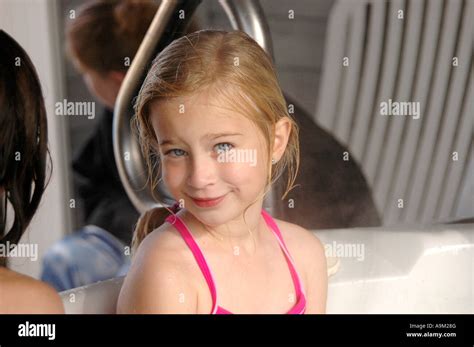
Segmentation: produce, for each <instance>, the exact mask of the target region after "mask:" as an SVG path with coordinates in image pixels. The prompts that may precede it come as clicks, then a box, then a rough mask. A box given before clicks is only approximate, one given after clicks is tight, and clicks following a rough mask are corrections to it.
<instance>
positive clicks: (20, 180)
mask: <svg viewBox="0 0 474 347" xmlns="http://www.w3.org/2000/svg"><path fill="white" fill-rule="evenodd" d="M47 141H48V134H47V119H46V110H45V106H44V100H43V93H42V91H41V85H40V82H39V79H38V75H37V73H36V70H35V67H34V65H33V63H32V62H31V60H30V58H29V57H28V55H27V53H26V52H25V51H24V50H23V48H22V47H21V46H20V45H19V44H18V43H17V42H16V41H15V40H14V39H13V38H11V37H10V36H9V35H7V34H6V33H5V32H4V31H3V30H0V187H2V189H3V190H4V192H3V194H2V195H1V197H2V200H3V201H2V205H4V208H5V211H3V216H2V220H1V221H0V243H2V244H5V243H6V242H7V241H9V243H11V244H16V243H18V241H19V240H20V238H21V236H22V235H23V232H24V231H25V229H26V228H27V226H28V225H29V223H30V221H31V219H32V217H33V215H34V214H35V212H36V209H37V208H38V205H39V203H40V200H41V197H42V196H43V192H44V190H45V187H46V185H47V175H46V170H47V165H48V162H49V163H50V162H51V161H50V160H48V159H49V158H50V157H49V152H48V146H47ZM49 168H50V169H51V165H50V166H49ZM8 203H9V204H10V205H11V207H12V208H13V211H14V213H15V217H14V220H13V224H12V226H11V228H10V230H8V231H7V230H6V228H7V225H6V215H7V213H6V209H7V208H8V206H9V204H8ZM0 262H1V261H0Z"/></svg>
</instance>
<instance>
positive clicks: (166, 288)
mask: <svg viewBox="0 0 474 347" xmlns="http://www.w3.org/2000/svg"><path fill="white" fill-rule="evenodd" d="M156 239H157V238H156V237H155V236H154V235H149V236H148V237H147V238H145V240H144V241H143V242H142V244H141V245H140V247H139V248H138V251H137V254H136V255H135V257H134V259H133V262H132V266H131V268H130V271H129V273H128V274H127V276H126V278H125V281H124V284H123V286H122V289H121V291H120V295H119V300H118V305H117V313H164V314H166V313H169V314H174V313H197V291H196V290H194V289H193V286H192V284H191V283H190V282H189V281H190V280H189V278H188V277H187V276H186V273H185V271H184V270H183V268H184V267H183V266H182V264H180V262H179V260H180V259H179V258H178V257H177V256H176V253H175V252H174V251H173V249H167V248H166V247H165V245H160V244H159V243H160V242H157V240H156Z"/></svg>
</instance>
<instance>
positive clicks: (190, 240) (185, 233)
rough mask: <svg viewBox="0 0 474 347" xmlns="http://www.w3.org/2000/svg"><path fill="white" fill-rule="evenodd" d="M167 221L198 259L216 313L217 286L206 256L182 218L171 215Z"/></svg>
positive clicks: (213, 311) (213, 310)
mask: <svg viewBox="0 0 474 347" xmlns="http://www.w3.org/2000/svg"><path fill="white" fill-rule="evenodd" d="M166 221H167V222H168V223H170V224H172V225H173V226H174V227H175V228H176V230H177V231H178V232H179V233H180V234H181V236H182V237H183V239H184V241H185V242H186V244H187V245H188V247H189V248H190V249H191V252H192V253H193V255H194V258H195V259H196V261H197V263H198V265H199V268H200V269H201V271H202V273H203V275H204V278H205V279H206V282H207V285H208V286H209V290H210V291H211V297H212V313H215V311H216V308H217V300H216V298H217V294H216V286H215V284H214V279H213V278H212V274H211V271H210V270H209V266H208V265H207V262H206V259H205V258H204V255H203V254H202V252H201V249H200V248H199V245H198V244H197V243H196V241H195V240H194V237H193V235H192V234H191V232H190V231H189V229H188V227H187V226H186V224H184V222H183V221H182V220H181V218H179V217H178V216H177V215H176V214H174V215H169V216H168V217H166Z"/></svg>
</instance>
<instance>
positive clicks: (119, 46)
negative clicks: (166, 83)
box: [67, 0, 197, 74]
mask: <svg viewBox="0 0 474 347" xmlns="http://www.w3.org/2000/svg"><path fill="white" fill-rule="evenodd" d="M159 4H160V2H159V1H151V0H93V1H90V2H87V3H85V4H84V5H82V6H81V7H79V8H78V9H77V12H76V13H75V14H74V16H69V17H68V18H69V19H68V23H67V51H68V54H69V56H70V57H71V58H72V59H73V60H74V61H75V62H76V63H77V64H78V65H79V66H82V67H86V68H88V69H92V70H94V71H97V72H99V73H102V74H104V73H107V72H109V71H119V72H120V71H121V72H125V71H127V69H128V67H129V66H130V63H131V61H132V60H133V57H134V56H135V54H136V53H137V51H138V47H140V44H141V42H142V41H143V38H144V37H145V34H146V32H147V30H148V27H149V26H150V24H151V22H152V20H153V18H154V16H155V14H156V11H157V10H158V6H159ZM71 17H72V18H71ZM188 30H189V31H194V30H197V26H196V22H195V21H191V23H190V24H189V26H188ZM189 31H188V32H189Z"/></svg>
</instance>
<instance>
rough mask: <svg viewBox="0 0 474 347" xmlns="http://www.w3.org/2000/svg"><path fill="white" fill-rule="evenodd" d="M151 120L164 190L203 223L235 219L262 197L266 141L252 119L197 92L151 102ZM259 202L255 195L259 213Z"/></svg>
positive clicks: (260, 200) (265, 163)
mask: <svg viewBox="0 0 474 347" xmlns="http://www.w3.org/2000/svg"><path fill="white" fill-rule="evenodd" d="M151 122H152V125H153V128H154V130H155V134H156V137H157V139H158V143H159V144H160V146H159V150H160V156H161V159H162V177H163V180H164V182H165V184H166V187H167V188H168V190H169V192H170V193H171V194H172V195H173V197H174V198H175V199H176V200H177V201H178V202H180V203H181V205H182V206H183V204H184V207H185V208H186V209H187V210H188V211H189V212H191V213H192V214H193V215H194V217H196V218H197V219H198V220H199V221H201V222H202V223H203V224H205V225H208V226H211V227H212V226H218V225H221V224H224V223H227V222H228V221H231V220H235V219H238V218H240V217H241V215H242V214H243V212H244V210H245V208H246V207H247V206H249V205H250V204H251V203H252V202H254V201H255V199H257V198H258V197H259V196H260V195H261V194H262V192H263V190H264V188H265V183H266V177H267V165H268V164H267V163H268V158H267V157H268V155H267V144H266V141H265V139H264V138H263V136H262V134H261V132H260V131H259V129H257V127H256V126H255V125H254V124H253V123H252V121H250V120H249V119H248V118H246V117H245V116H243V115H242V114H240V113H238V112H234V111H232V110H229V109H228V108H226V107H225V105H224V103H223V102H221V100H219V98H213V97H212V95H209V94H208V93H200V94H196V95H192V96H189V97H182V98H181V97H180V98H174V99H171V100H163V101H158V102H155V103H153V104H152V105H151ZM216 198H218V199H217V200H215V201H207V202H206V201H202V200H199V199H216ZM262 202H263V198H261V197H260V198H259V199H258V201H257V204H256V205H255V206H258V209H259V210H260V208H261V205H262Z"/></svg>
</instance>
